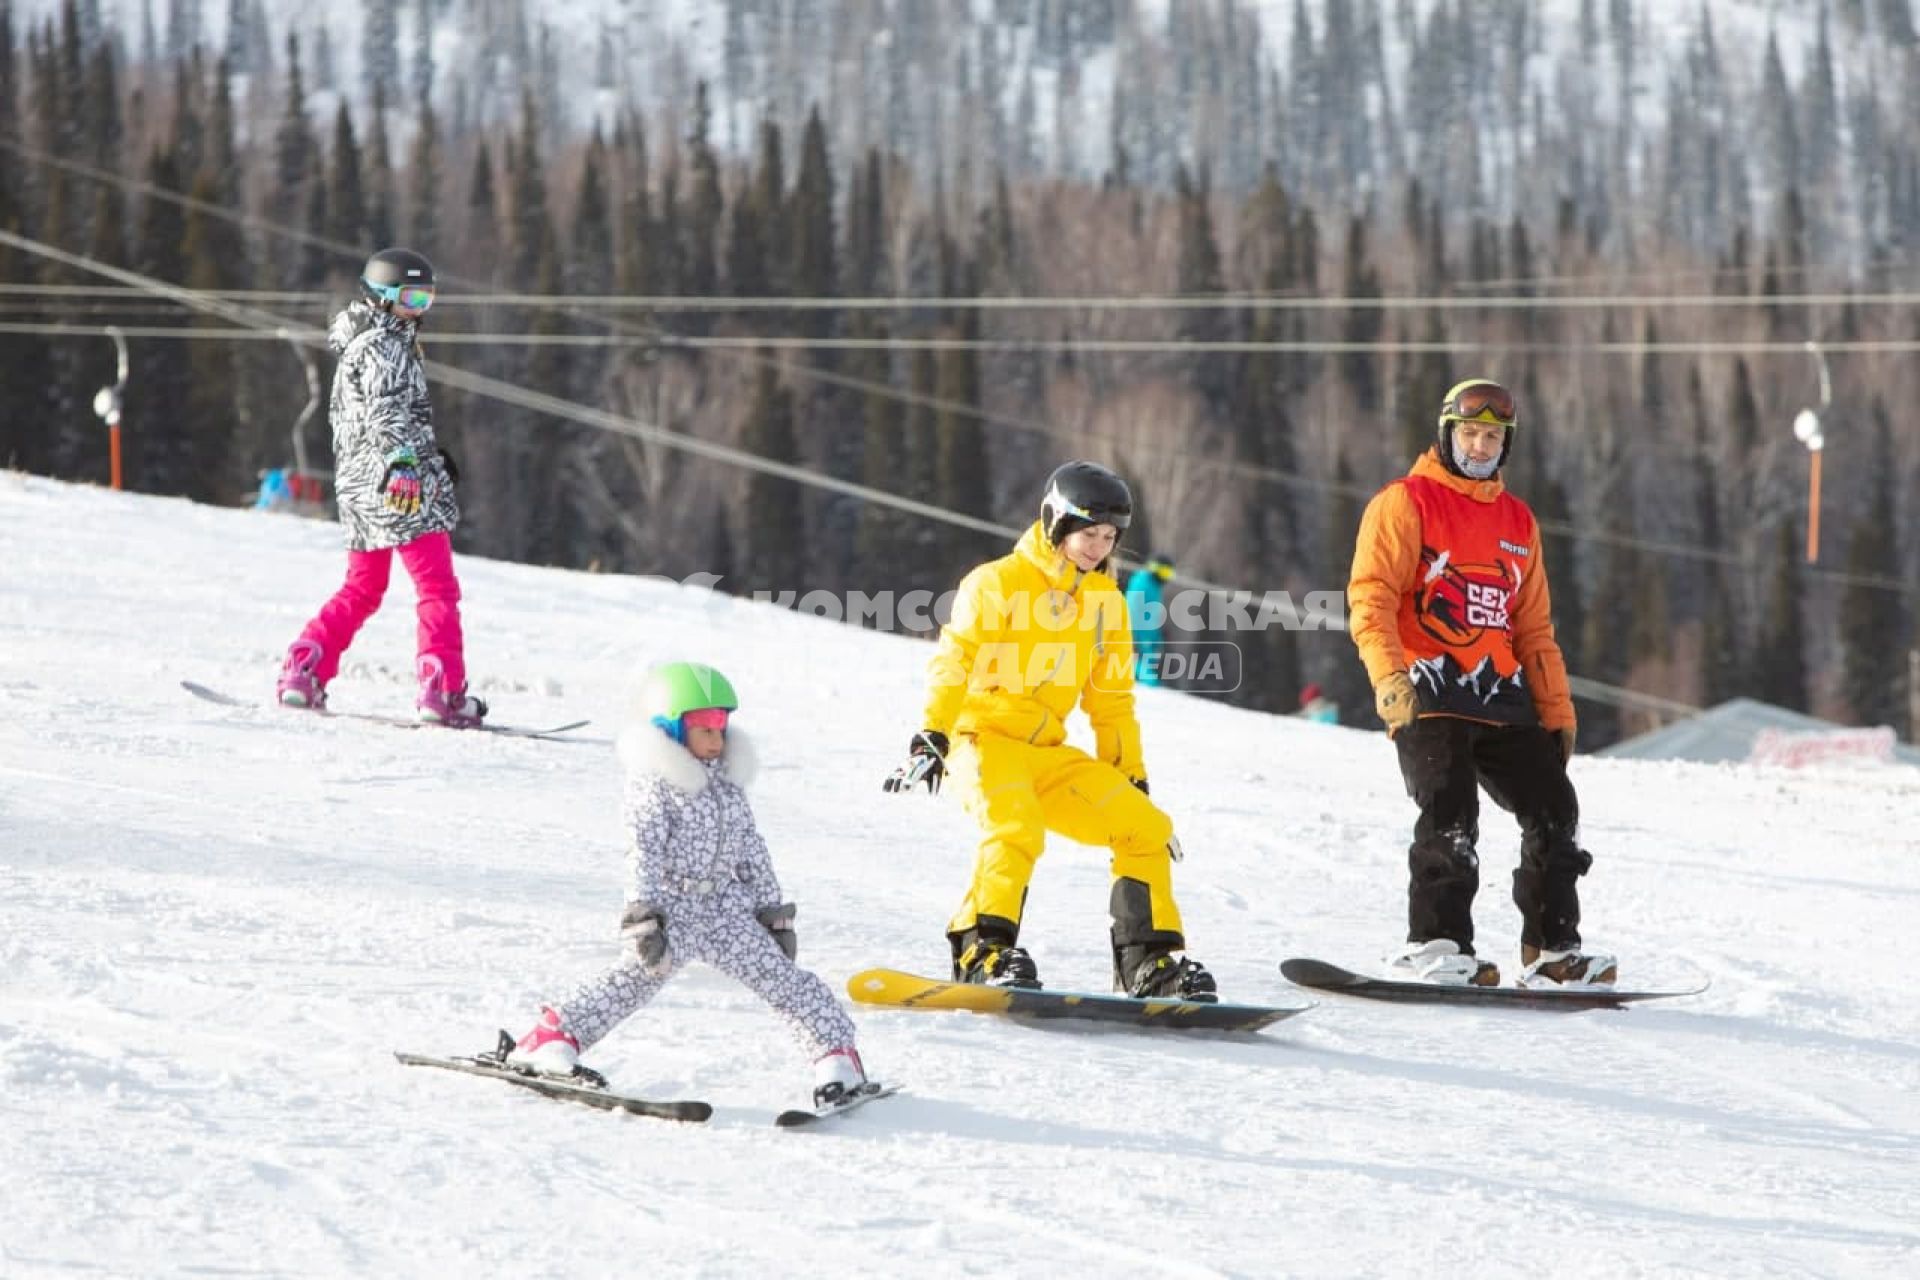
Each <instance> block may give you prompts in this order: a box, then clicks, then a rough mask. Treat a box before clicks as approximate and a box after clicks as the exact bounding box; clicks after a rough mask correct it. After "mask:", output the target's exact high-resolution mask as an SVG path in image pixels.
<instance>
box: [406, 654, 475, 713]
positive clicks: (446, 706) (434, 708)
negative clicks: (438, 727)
mask: <svg viewBox="0 0 1920 1280" xmlns="http://www.w3.org/2000/svg"><path fill="white" fill-rule="evenodd" d="M419 674H420V697H419V698H418V699H417V700H416V701H415V702H414V710H415V713H416V714H417V715H418V716H419V717H420V719H421V721H422V722H423V723H426V724H443V725H445V726H447V728H449V729H477V728H479V727H480V722H481V721H482V720H484V719H485V718H486V715H487V704H486V703H485V702H483V701H481V700H480V699H479V698H476V697H474V696H473V695H472V694H469V693H468V692H467V689H466V686H465V685H462V686H461V687H460V688H458V689H449V688H447V676H446V670H445V668H443V667H442V666H441V665H440V659H438V658H436V657H433V656H432V655H430V654H429V655H427V656H425V657H422V658H421V659H420V673H419Z"/></svg>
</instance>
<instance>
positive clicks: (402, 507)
mask: <svg viewBox="0 0 1920 1280" xmlns="http://www.w3.org/2000/svg"><path fill="white" fill-rule="evenodd" d="M380 492H381V493H383V494H385V495H386V497H387V510H389V511H396V512H398V513H400V514H401V515H403V516H411V515H418V514H419V513H420V459H419V458H417V457H415V456H414V453H413V450H411V449H395V450H394V451H393V452H392V453H390V454H388V455H387V472H386V474H385V475H383V476H381V477H380Z"/></svg>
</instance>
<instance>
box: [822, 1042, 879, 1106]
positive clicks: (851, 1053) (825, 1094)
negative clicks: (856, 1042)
mask: <svg viewBox="0 0 1920 1280" xmlns="http://www.w3.org/2000/svg"><path fill="white" fill-rule="evenodd" d="M866 1083H867V1069H866V1067H864V1066H863V1065H861V1062H860V1051H859V1050H858V1049H855V1048H853V1047H852V1046H851V1045H849V1046H848V1047H847V1048H845V1049H835V1050H834V1051H833V1052H832V1053H828V1054H824V1055H822V1056H821V1057H818V1058H815V1059H814V1060H813V1109H814V1110H815V1111H825V1110H826V1109H827V1108H828V1107H837V1106H839V1105H840V1104H841V1103H843V1102H845V1101H847V1099H849V1098H851V1097H853V1096H854V1095H855V1094H857V1093H859V1092H860V1090H861V1089H862V1088H863V1087H865V1085H866Z"/></svg>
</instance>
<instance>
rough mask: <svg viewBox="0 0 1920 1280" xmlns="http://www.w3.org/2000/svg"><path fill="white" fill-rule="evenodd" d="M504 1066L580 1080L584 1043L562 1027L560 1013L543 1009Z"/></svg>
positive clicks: (508, 1054) (505, 1058)
mask: <svg viewBox="0 0 1920 1280" xmlns="http://www.w3.org/2000/svg"><path fill="white" fill-rule="evenodd" d="M501 1063H502V1065H503V1066H508V1067H516V1068H519V1069H520V1070H523V1071H531V1072H533V1073H534V1074H535V1075H542V1076H560V1077H563V1078H570V1077H577V1076H579V1075H581V1074H582V1069H581V1066H580V1041H579V1040H577V1039H575V1038H574V1035H573V1033H572V1032H571V1031H568V1030H567V1029H566V1028H565V1027H564V1026H562V1025H561V1023H560V1015H559V1013H558V1012H556V1011H555V1010H553V1009H546V1008H543V1009H541V1010H540V1020H539V1021H538V1022H536V1023H534V1024H533V1030H531V1031H529V1032H527V1034H525V1035H524V1036H521V1037H520V1039H519V1040H518V1042H516V1043H515V1044H514V1046H513V1048H512V1050H511V1051H509V1052H508V1053H507V1054H506V1056H505V1057H504V1058H502V1059H501Z"/></svg>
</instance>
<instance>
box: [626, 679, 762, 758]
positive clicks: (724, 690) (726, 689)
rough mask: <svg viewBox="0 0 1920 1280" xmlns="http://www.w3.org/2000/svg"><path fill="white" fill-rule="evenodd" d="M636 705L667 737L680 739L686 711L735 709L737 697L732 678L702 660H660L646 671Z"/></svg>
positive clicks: (683, 739) (684, 737)
mask: <svg viewBox="0 0 1920 1280" xmlns="http://www.w3.org/2000/svg"><path fill="white" fill-rule="evenodd" d="M640 709H641V712H642V713H643V714H644V715H645V716H646V717H647V718H648V719H649V720H650V721H652V722H653V723H654V724H656V725H658V726H660V728H661V729H662V730H664V731H665V732H666V734H667V736H668V737H670V738H672V739H673V740H674V741H675V742H682V743H684V742H685V741H686V738H687V734H686V724H685V717H686V715H687V713H688V712H689V711H713V710H718V711H728V712H731V711H737V710H739V709H740V697H739V695H738V694H736V693H734V691H733V682H732V681H730V680H728V679H727V678H726V677H725V676H723V675H721V674H720V673H719V672H718V671H716V670H715V669H714V668H712V667H710V666H708V665H706V664H705V663H704V662H663V663H661V664H660V665H659V666H657V667H655V668H653V670H651V671H649V672H647V678H646V682H645V683H644V684H643V685H642V686H641V689H640Z"/></svg>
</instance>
